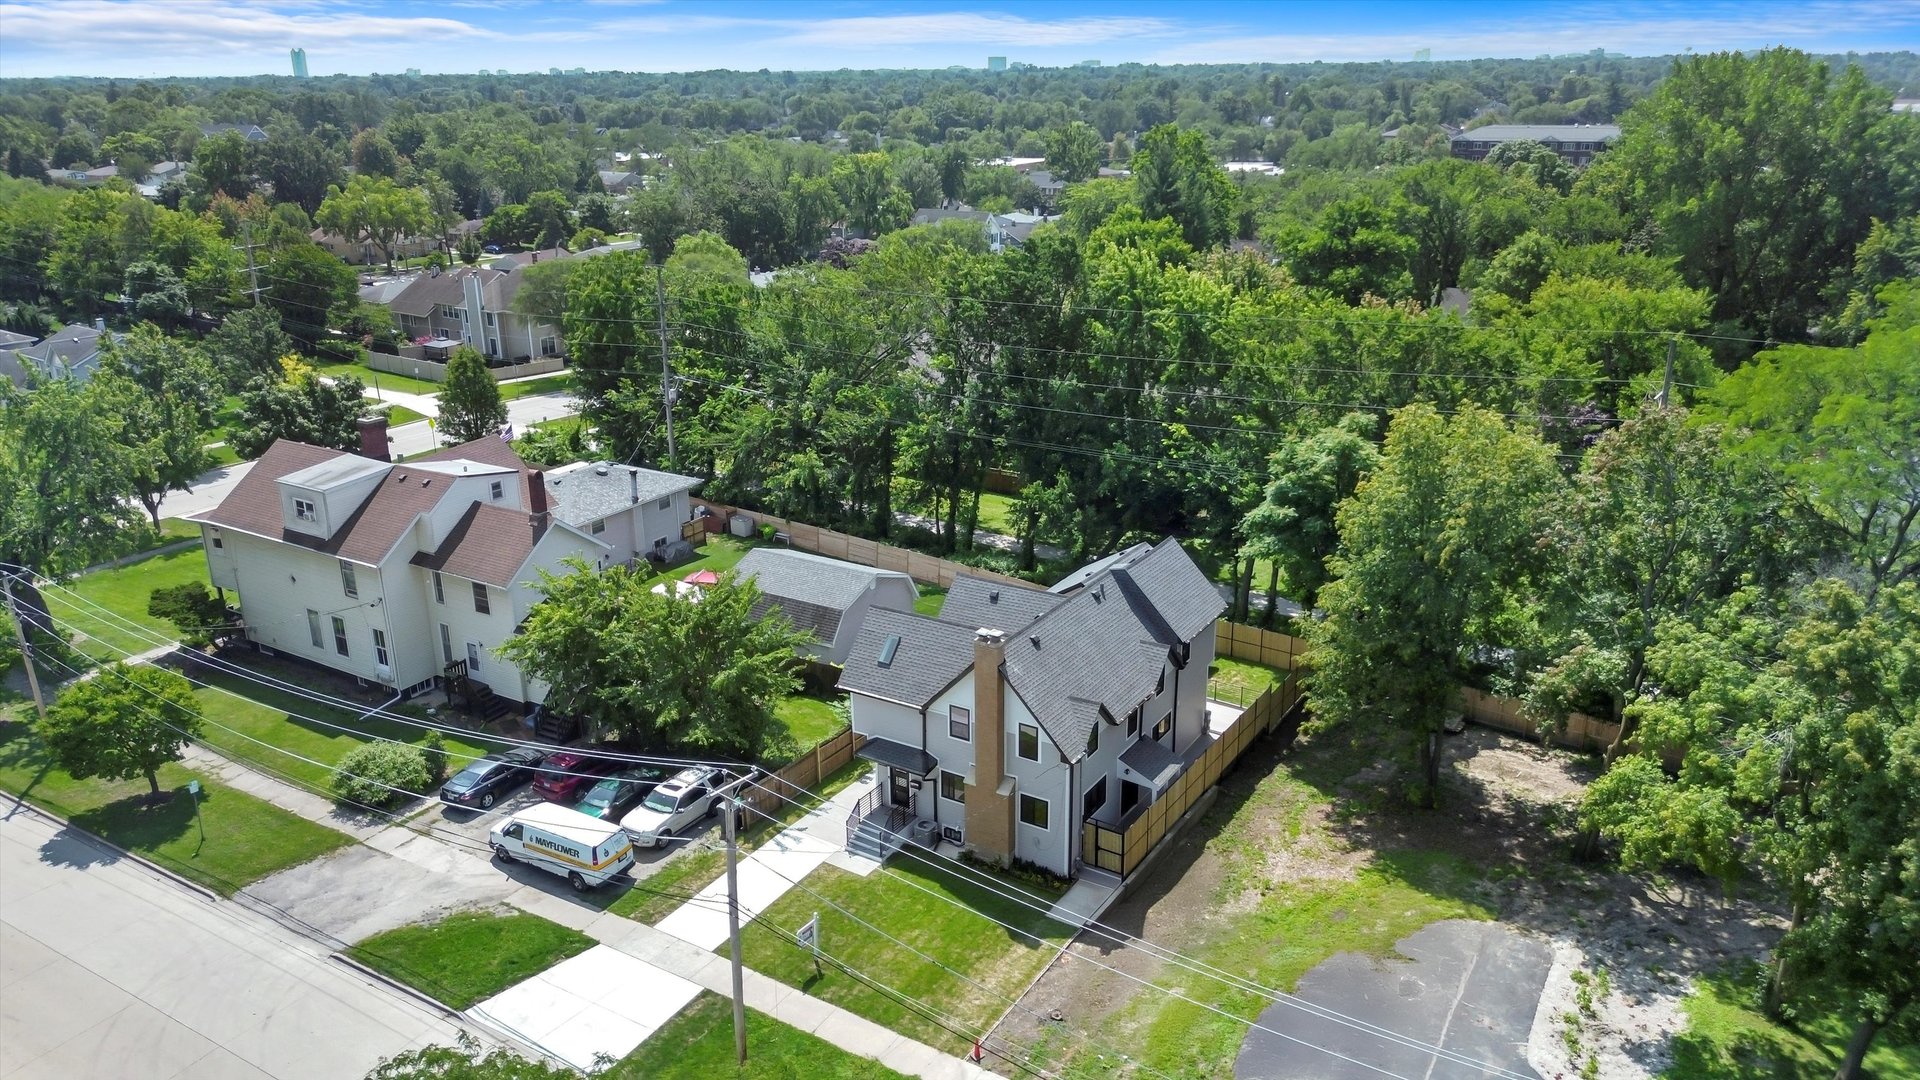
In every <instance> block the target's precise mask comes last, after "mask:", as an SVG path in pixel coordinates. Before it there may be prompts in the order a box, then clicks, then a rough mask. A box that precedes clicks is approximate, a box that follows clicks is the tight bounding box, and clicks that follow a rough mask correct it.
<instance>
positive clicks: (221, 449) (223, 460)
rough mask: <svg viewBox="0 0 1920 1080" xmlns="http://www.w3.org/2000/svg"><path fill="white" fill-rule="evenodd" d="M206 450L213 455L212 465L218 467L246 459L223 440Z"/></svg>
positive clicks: (236, 463) (238, 462) (235, 463)
mask: <svg viewBox="0 0 1920 1080" xmlns="http://www.w3.org/2000/svg"><path fill="white" fill-rule="evenodd" d="M207 452H208V453H209V454H211V455H213V465H214V467H215V468H218V467H220V466H222V465H238V464H240V463H241V462H242V461H245V460H246V459H245V458H243V457H241V456H240V452H239V451H238V450H235V449H234V448H233V447H231V446H228V445H227V444H226V443H224V442H222V443H221V444H220V445H219V446H216V447H214V448H213V449H211V450H209V451H207Z"/></svg>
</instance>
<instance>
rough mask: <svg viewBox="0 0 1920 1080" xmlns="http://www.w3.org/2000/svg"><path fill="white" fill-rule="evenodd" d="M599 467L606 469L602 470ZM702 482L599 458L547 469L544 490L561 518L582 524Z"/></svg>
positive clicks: (691, 488)
mask: <svg viewBox="0 0 1920 1080" xmlns="http://www.w3.org/2000/svg"><path fill="white" fill-rule="evenodd" d="M601 469H605V470H606V472H605V473H604V474H602V473H601V472H600V470H601ZM636 483H637V485H638V488H639V492H640V494H639V498H638V499H637V500H636V499H635V497H634V488H635V486H636ZM702 483H703V481H702V480H701V479H700V478H699V477H697V476H681V475H679V474H678V473H669V472H658V471H655V470H653V469H637V468H634V467H632V466H630V465H615V464H610V463H608V462H604V461H601V462H591V463H586V464H582V465H579V466H569V467H567V468H564V469H555V470H552V471H549V472H548V473H547V494H548V495H549V496H550V499H549V501H550V502H551V504H552V505H553V508H554V513H555V514H556V515H557V516H558V517H559V518H560V520H561V521H564V522H566V523H567V524H569V525H580V526H584V525H588V524H591V523H592V522H595V521H598V520H600V519H601V518H604V517H609V516H611V515H613V514H617V513H619V512H621V511H622V510H626V509H629V508H631V507H633V506H636V505H639V504H641V503H650V502H654V501H656V500H659V499H664V498H666V497H667V496H669V495H673V494H675V493H677V492H682V491H692V490H693V489H694V488H696V487H699V486H700V485H701V484H702Z"/></svg>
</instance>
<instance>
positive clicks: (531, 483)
mask: <svg viewBox="0 0 1920 1080" xmlns="http://www.w3.org/2000/svg"><path fill="white" fill-rule="evenodd" d="M552 518H553V515H552V513H550V512H549V511H548V510H547V474H546V473H544V472H541V471H540V470H539V469H535V470H533V471H532V472H530V473H528V474H527V528H529V529H532V530H533V542H534V543H536V544H537V543H539V542H540V537H541V536H542V535H543V534H544V533H545V532H546V531H547V524H548V522H550V521H551V520H552Z"/></svg>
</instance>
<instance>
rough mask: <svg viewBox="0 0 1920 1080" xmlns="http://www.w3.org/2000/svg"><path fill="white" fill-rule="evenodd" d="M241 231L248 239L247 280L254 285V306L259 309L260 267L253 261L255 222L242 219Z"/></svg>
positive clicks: (252, 289) (252, 290)
mask: <svg viewBox="0 0 1920 1080" xmlns="http://www.w3.org/2000/svg"><path fill="white" fill-rule="evenodd" d="M240 230H241V233H242V235H244V236H245V237H246V241H247V280H248V282H249V283H250V284H251V285H252V288H251V289H250V290H249V291H250V292H252V293H253V306H254V307H259V306H260V267H259V265H258V264H257V263H255V262H254V261H253V221H252V220H251V219H249V218H241V219H240Z"/></svg>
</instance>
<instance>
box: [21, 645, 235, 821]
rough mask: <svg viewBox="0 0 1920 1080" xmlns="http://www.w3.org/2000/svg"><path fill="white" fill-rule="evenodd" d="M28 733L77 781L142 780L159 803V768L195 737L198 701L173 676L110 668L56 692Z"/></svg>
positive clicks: (144, 668) (148, 669)
mask: <svg viewBox="0 0 1920 1080" xmlns="http://www.w3.org/2000/svg"><path fill="white" fill-rule="evenodd" d="M34 733H35V734H37V735H39V736H40V741H41V742H43V743H45V744H46V747H47V751H48V753H50V754H51V755H52V756H53V760H54V762H55V763H57V764H58V765H59V766H60V768H61V769H62V770H64V771H65V772H66V773H67V775H68V776H71V777H73V778H74V779H75V780H88V779H91V778H93V777H96V776H98V777H101V778H102V779H106V780H132V779H134V778H136V777H143V778H145V779H146V781H147V786H148V789H149V795H150V796H151V797H152V798H154V799H158V798H160V797H161V796H160V767H161V766H162V765H165V764H167V763H168V762H170V761H178V760H180V754H181V752H182V751H184V750H185V749H186V746H187V741H188V740H190V739H193V738H195V737H197V736H198V735H199V734H200V703H199V702H198V701H197V700H195V699H194V696H193V687H192V685H191V684H189V683H188V682H187V680H185V679H183V678H181V677H180V676H178V675H175V674H174V673H173V672H171V671H167V670H164V669H162V668H157V667H153V666H152V665H150V664H109V665H107V666H106V667H104V668H102V669H101V670H100V671H99V673H98V674H97V675H96V676H95V677H93V678H90V679H83V680H81V681H78V682H75V683H74V684H73V685H71V686H69V687H67V688H66V689H65V690H62V691H61V692H60V695H59V696H58V697H57V698H55V699H54V701H53V704H51V705H49V706H48V707H47V717H46V719H45V720H42V721H41V722H40V723H39V724H38V725H36V726H35V728H34Z"/></svg>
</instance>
